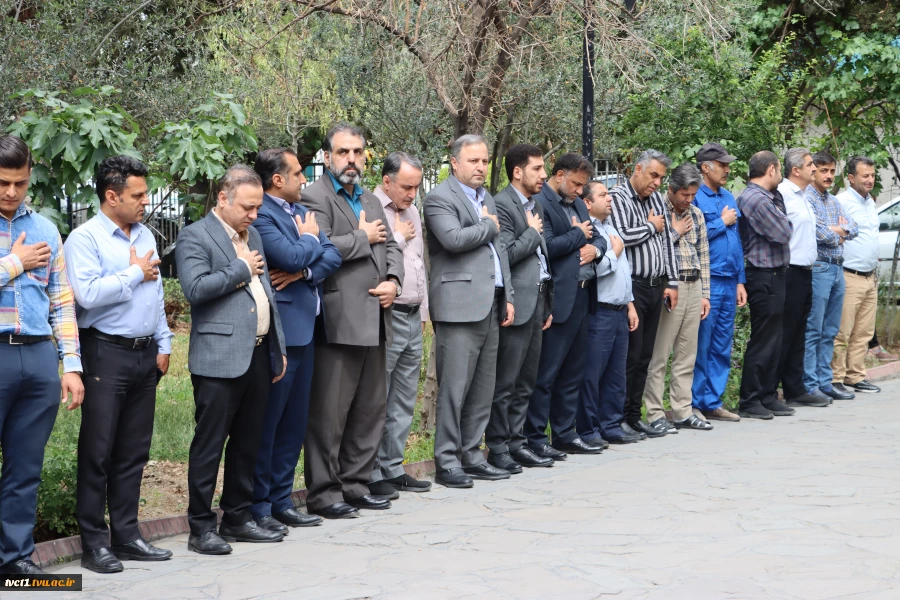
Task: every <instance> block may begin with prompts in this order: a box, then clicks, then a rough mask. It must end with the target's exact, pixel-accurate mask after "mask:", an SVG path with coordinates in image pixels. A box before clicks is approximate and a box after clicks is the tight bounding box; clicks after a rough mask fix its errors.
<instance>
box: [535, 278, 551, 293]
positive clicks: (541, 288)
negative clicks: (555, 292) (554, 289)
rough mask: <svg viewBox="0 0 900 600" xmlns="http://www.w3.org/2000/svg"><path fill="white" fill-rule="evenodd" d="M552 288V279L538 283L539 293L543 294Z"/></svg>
mask: <svg viewBox="0 0 900 600" xmlns="http://www.w3.org/2000/svg"><path fill="white" fill-rule="evenodd" d="M549 289H550V280H549V279H548V280H547V281H542V282H540V283H539V284H538V294H543V293H544V292H546V291H547V290H549Z"/></svg>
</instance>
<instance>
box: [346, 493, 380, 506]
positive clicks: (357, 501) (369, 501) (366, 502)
mask: <svg viewBox="0 0 900 600" xmlns="http://www.w3.org/2000/svg"><path fill="white" fill-rule="evenodd" d="M344 500H346V501H347V504H349V505H350V506H352V507H354V508H365V509H366V510H387V509H389V508H390V507H391V501H390V500H388V499H387V498H385V497H384V496H373V495H372V494H363V495H362V496H360V497H359V498H344Z"/></svg>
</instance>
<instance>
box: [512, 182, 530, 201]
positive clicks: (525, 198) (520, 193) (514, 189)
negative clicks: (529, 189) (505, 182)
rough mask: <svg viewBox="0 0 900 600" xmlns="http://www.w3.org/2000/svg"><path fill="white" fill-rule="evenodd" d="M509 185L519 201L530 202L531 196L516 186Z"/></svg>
mask: <svg viewBox="0 0 900 600" xmlns="http://www.w3.org/2000/svg"><path fill="white" fill-rule="evenodd" d="M509 187H511V188H512V189H513V191H514V192H516V195H517V196H518V197H519V202H521V203H522V204H528V203H529V202H531V198H529V197H527V196H526V195H525V194H523V193H522V192H520V191H519V189H518V188H517V187H516V186H514V185H510V186H509Z"/></svg>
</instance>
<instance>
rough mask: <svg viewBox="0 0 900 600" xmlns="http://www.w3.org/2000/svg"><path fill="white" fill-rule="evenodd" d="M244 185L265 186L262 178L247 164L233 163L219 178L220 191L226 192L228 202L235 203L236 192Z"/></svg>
mask: <svg viewBox="0 0 900 600" xmlns="http://www.w3.org/2000/svg"><path fill="white" fill-rule="evenodd" d="M242 185H252V186H256V187H258V188H262V186H263V184H262V179H261V178H260V176H259V175H258V174H257V173H256V171H254V170H253V169H251V168H250V167H248V166H247V165H242V164H237V165H232V166H230V167H228V170H227V171H225V174H224V175H223V176H222V179H220V180H219V191H221V192H225V197H226V198H228V204H234V193H235V191H236V190H237V189H238V188H239V187H240V186H242Z"/></svg>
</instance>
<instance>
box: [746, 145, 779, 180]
mask: <svg viewBox="0 0 900 600" xmlns="http://www.w3.org/2000/svg"><path fill="white" fill-rule="evenodd" d="M772 165H775V166H776V167H777V166H778V157H777V156H775V153H774V152H770V151H769V150H760V151H759V152H757V153H756V154H754V155H753V156H751V157H750V162H749V163H748V165H747V166H748V167H749V168H748V172H747V179H758V178H760V177H765V176H766V171H768V170H769V167H771V166H772Z"/></svg>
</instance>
